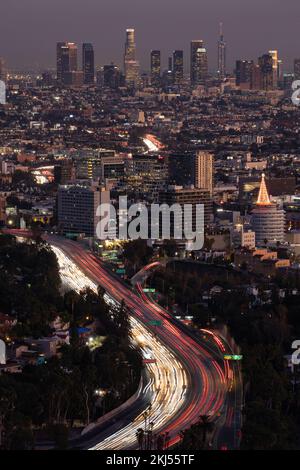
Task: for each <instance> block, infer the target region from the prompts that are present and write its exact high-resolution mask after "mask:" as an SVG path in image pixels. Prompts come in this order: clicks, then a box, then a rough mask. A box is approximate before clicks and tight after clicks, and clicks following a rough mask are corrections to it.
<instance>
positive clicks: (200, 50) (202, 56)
mask: <svg viewBox="0 0 300 470" xmlns="http://www.w3.org/2000/svg"><path fill="white" fill-rule="evenodd" d="M207 76H208V61H207V51H206V48H205V47H204V43H203V41H202V40H194V41H192V42H191V84H192V85H201V84H204V83H205V81H206V79H207Z"/></svg>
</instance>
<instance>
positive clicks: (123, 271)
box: [116, 269, 125, 274]
mask: <svg viewBox="0 0 300 470" xmlns="http://www.w3.org/2000/svg"><path fill="white" fill-rule="evenodd" d="M116 273H117V274H125V269H117V270H116Z"/></svg>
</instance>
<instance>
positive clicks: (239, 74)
mask: <svg viewBox="0 0 300 470" xmlns="http://www.w3.org/2000/svg"><path fill="white" fill-rule="evenodd" d="M253 67H254V62H253V60H237V61H236V65H235V77H236V85H237V86H239V87H241V88H244V89H249V90H250V88H251V87H252V74H253Z"/></svg>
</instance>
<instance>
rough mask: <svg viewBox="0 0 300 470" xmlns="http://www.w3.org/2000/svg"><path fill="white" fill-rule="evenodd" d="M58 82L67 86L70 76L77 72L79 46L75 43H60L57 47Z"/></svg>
mask: <svg viewBox="0 0 300 470" xmlns="http://www.w3.org/2000/svg"><path fill="white" fill-rule="evenodd" d="M56 68H57V81H58V82H59V83H63V84H66V83H67V82H69V81H70V78H69V76H70V74H72V72H77V46H76V44H74V43H73V42H58V43H57V46H56Z"/></svg>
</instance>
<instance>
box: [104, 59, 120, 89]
mask: <svg viewBox="0 0 300 470" xmlns="http://www.w3.org/2000/svg"><path fill="white" fill-rule="evenodd" d="M120 78H121V77H120V69H119V67H117V66H116V65H114V64H110V65H104V67H103V85H104V86H105V87H108V88H112V89H114V90H116V89H117V88H119V86H120Z"/></svg>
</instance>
